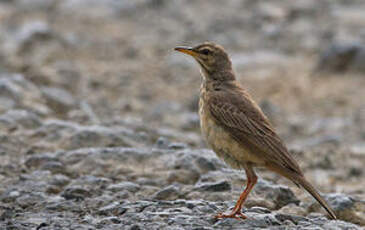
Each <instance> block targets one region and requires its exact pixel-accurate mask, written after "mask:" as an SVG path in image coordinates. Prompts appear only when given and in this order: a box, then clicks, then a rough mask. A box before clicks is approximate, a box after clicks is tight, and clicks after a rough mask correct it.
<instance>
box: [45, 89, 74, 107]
mask: <svg viewBox="0 0 365 230" xmlns="http://www.w3.org/2000/svg"><path fill="white" fill-rule="evenodd" d="M42 92H43V95H44V97H45V98H46V100H47V104H48V105H49V106H50V108H52V109H53V110H54V111H55V112H56V113H66V112H68V111H69V110H70V109H71V108H72V107H73V106H74V105H75V104H76V100H75V99H74V98H73V96H72V95H71V94H70V93H69V92H67V91H66V90H64V89H61V88H54V87H53V88H51V87H43V88H42Z"/></svg>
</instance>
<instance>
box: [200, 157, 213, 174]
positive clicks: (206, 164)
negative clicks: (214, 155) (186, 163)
mask: <svg viewBox="0 0 365 230" xmlns="http://www.w3.org/2000/svg"><path fill="white" fill-rule="evenodd" d="M196 164H197V165H198V167H199V168H200V169H202V171H203V172H208V171H215V170H217V167H216V165H215V164H214V163H213V162H212V161H211V160H208V159H207V158H205V157H199V158H198V159H196Z"/></svg>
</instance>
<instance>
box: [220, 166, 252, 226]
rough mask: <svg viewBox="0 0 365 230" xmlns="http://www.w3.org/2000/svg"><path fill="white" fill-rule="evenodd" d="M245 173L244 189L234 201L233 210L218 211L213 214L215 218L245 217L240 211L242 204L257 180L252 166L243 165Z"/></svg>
mask: <svg viewBox="0 0 365 230" xmlns="http://www.w3.org/2000/svg"><path fill="white" fill-rule="evenodd" d="M245 171H246V175H247V185H246V188H245V190H244V191H243V192H242V193H241V195H240V197H239V199H238V200H237V202H236V205H235V206H234V208H233V210H232V211H231V213H229V214H225V213H219V214H218V215H216V216H215V218H217V219H223V218H235V219H246V218H247V217H246V216H245V215H244V214H243V213H242V212H241V210H242V206H243V204H244V203H245V201H246V199H247V197H248V194H249V193H250V192H251V190H252V189H253V187H254V186H255V184H256V182H257V176H256V174H255V172H254V171H253V168H252V166H247V167H245Z"/></svg>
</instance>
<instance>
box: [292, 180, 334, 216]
mask: <svg viewBox="0 0 365 230" xmlns="http://www.w3.org/2000/svg"><path fill="white" fill-rule="evenodd" d="M295 181H296V182H297V183H298V184H300V185H301V186H302V187H303V188H304V189H305V190H307V191H308V192H309V193H310V194H311V195H312V196H313V197H314V198H315V199H316V200H317V201H318V202H319V203H320V204H321V205H322V207H323V208H324V209H326V211H327V212H328V214H329V215H330V216H331V218H332V219H334V220H336V219H337V217H336V215H335V213H334V211H333V210H332V208H331V207H330V206H329V205H328V203H327V202H326V201H325V199H323V197H322V196H321V195H319V193H318V192H317V190H316V189H315V188H314V187H313V186H312V185H311V183H309V182H308V181H307V180H306V179H305V178H304V177H303V176H298V177H296V178H295Z"/></svg>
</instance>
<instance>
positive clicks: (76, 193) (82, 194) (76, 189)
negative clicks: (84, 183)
mask: <svg viewBox="0 0 365 230" xmlns="http://www.w3.org/2000/svg"><path fill="white" fill-rule="evenodd" d="M61 196H62V197H64V198H65V199H67V200H70V199H76V200H83V199H85V198H86V197H90V196H91V193H90V190H88V189H86V188H83V187H81V186H77V185H74V186H70V187H68V188H66V189H65V190H64V191H63V192H62V194H61Z"/></svg>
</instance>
